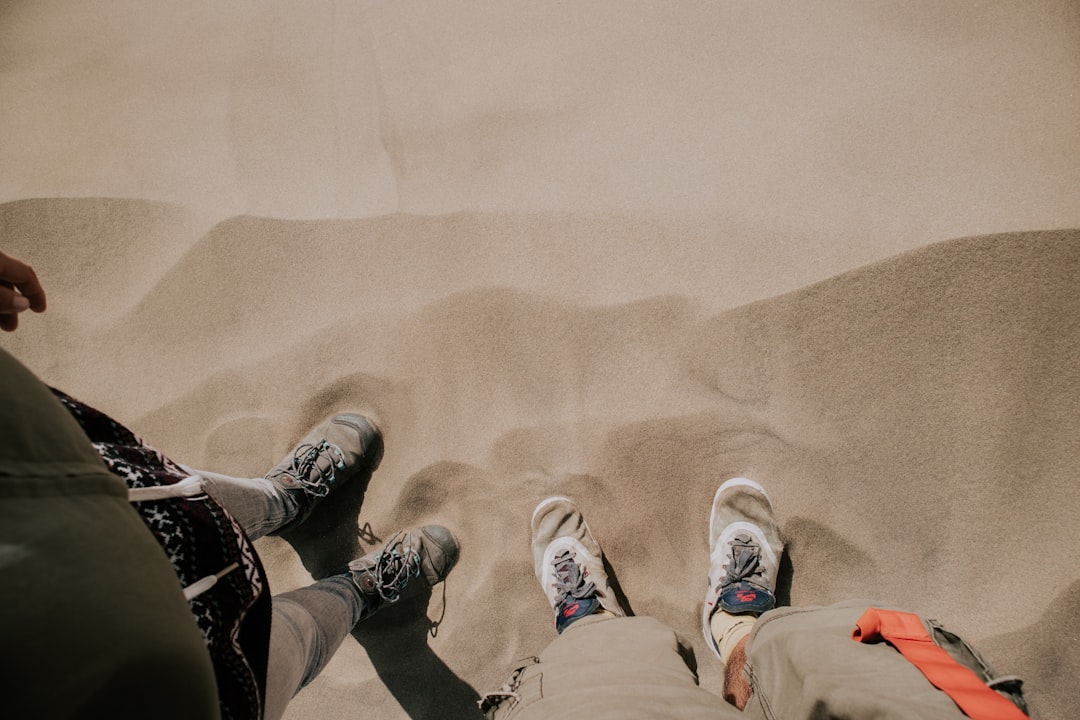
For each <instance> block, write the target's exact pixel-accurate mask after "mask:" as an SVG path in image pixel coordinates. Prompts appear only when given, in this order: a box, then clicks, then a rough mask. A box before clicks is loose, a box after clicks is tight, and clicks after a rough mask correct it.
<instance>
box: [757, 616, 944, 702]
mask: <svg viewBox="0 0 1080 720" xmlns="http://www.w3.org/2000/svg"><path fill="white" fill-rule="evenodd" d="M870 605H872V603H868V602H866V601H863V600H853V601H848V602H844V603H839V604H837V605H830V606H828V607H808V608H783V609H779V610H773V611H771V612H768V613H766V614H765V615H763V616H762V617H761V619H760V620H758V623H757V626H756V627H755V628H754V632H753V633H752V634H751V635H750V639H749V641H748V643H747V646H746V651H747V652H746V654H747V661H748V662H747V668H746V672H747V677H748V679H749V681H750V685H751V688H752V689H753V695H752V696H751V698H750V702H749V704H748V705H747V707H746V714H747V715H750V716H752V717H757V718H766V719H768V720H772V719H774V718H783V720H796V719H798V718H811V717H813V718H820V717H851V718H881V719H882V720H884V719H890V720H891V719H893V718H895V719H896V720H910V719H911V718H942V719H943V720H945V719H948V720H952V719H956V720H961V719H962V718H964V717H965V715H964V714H963V713H962V712H961V711H960V709H959V708H958V707H957V706H956V704H955V703H954V702H953V701H952V700H951V699H950V698H949V696H948V695H946V694H945V693H943V692H941V691H940V690H938V689H937V688H935V687H934V686H933V685H931V684H930V682H929V681H928V680H927V679H926V678H925V677H924V676H923V674H922V673H921V672H920V671H919V670H918V668H916V667H915V666H914V665H912V664H911V663H910V662H909V661H908V660H907V659H906V658H904V656H903V655H901V654H900V653H898V652H897V651H896V650H895V649H893V648H892V647H891V646H889V645H887V644H886V643H876V644H871V645H867V644H862V643H857V642H855V641H853V640H852V639H851V632H852V630H854V628H855V621H856V620H858V619H859V616H861V615H862V613H863V612H864V611H865V610H866V608H867V607H869V606H870Z"/></svg>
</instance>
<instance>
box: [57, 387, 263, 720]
mask: <svg viewBox="0 0 1080 720" xmlns="http://www.w3.org/2000/svg"><path fill="white" fill-rule="evenodd" d="M53 393H54V394H55V395H56V396H57V398H58V399H59V400H60V402H61V403H63V405H64V407H65V408H67V410H68V412H70V413H71V414H72V416H73V417H74V418H75V419H76V420H77V421H78V423H79V425H81V426H82V429H83V431H84V432H85V433H86V435H87V436H88V437H89V438H90V441H91V443H93V445H94V448H95V449H97V451H98V453H99V454H100V455H101V458H102V459H103V460H104V461H105V464H106V465H107V466H108V467H109V469H110V470H111V471H112V472H113V473H114V474H116V475H118V476H120V477H121V478H123V479H124V481H125V482H126V483H127V486H128V488H129V489H135V488H146V487H156V486H163V485H173V484H176V483H179V482H181V481H182V480H184V479H185V478H187V477H188V474H187V473H186V472H184V470H183V469H182V468H180V466H179V465H177V464H176V463H175V462H173V461H172V460H169V459H168V458H167V457H165V456H164V455H162V454H161V453H160V452H159V451H157V450H155V449H154V448H152V447H150V446H149V445H147V444H145V443H144V442H143V441H142V440H140V439H139V438H138V437H136V436H135V434H134V433H132V432H131V431H130V430H128V429H127V428H126V427H124V426H123V425H121V424H120V423H118V422H116V421H115V420H113V419H112V418H110V417H109V416H107V415H105V414H104V413H102V412H100V411H98V410H95V409H94V408H91V407H89V406H88V405H85V404H83V403H81V402H79V401H78V400H75V399H73V398H72V397H70V396H69V395H66V394H65V393H63V392H60V391H59V390H56V389H53ZM133 507H134V508H135V509H136V510H137V511H138V512H139V514H140V515H141V516H142V519H143V521H144V522H145V523H146V526H147V527H148V528H149V529H150V532H151V533H153V535H154V537H155V538H156V539H157V541H158V543H159V544H160V545H161V548H162V550H163V551H164V552H165V555H166V556H167V557H168V559H169V561H170V562H171V563H172V566H173V568H174V569H175V570H176V576H177V579H178V580H179V585H180V586H181V587H187V586H189V585H192V584H194V583H195V582H196V581H198V580H200V579H202V578H204V577H206V576H208V575H214V574H217V573H220V572H221V571H222V570H223V569H226V568H228V567H229V566H230V565H232V564H233V563H236V565H237V568H236V569H235V570H232V571H231V572H229V573H227V574H225V575H224V576H223V577H221V578H220V579H219V580H218V582H217V583H216V584H215V585H214V586H213V587H212V588H210V589H209V590H208V591H206V592H204V593H202V594H200V595H198V596H197V597H195V598H193V599H192V600H190V601H189V602H190V606H191V612H192V614H193V615H194V617H195V622H196V623H197V624H198V626H199V629H200V630H201V631H202V634H203V638H204V640H205V641H206V647H207V649H208V651H209V652H210V657H211V659H212V661H213V665H214V673H215V675H216V678H217V685H218V697H219V700H220V704H221V716H222V718H225V719H228V720H234V719H235V720H249V719H250V720H258V718H260V717H261V714H262V707H263V703H264V700H265V697H266V688H265V684H266V663H267V656H268V653H269V644H270V617H271V599H270V592H269V587H268V584H267V581H266V574H265V572H264V571H263V567H262V564H261V563H260V562H259V558H258V555H256V553H255V549H254V548H253V547H252V544H251V542H250V541H249V540H248V538H247V536H246V535H245V534H244V531H243V530H242V529H241V528H240V526H239V525H237V523H236V521H235V520H234V519H233V518H232V516H231V515H230V514H229V513H228V512H227V511H226V510H225V509H224V508H222V507H221V506H220V505H218V504H217V503H216V502H215V501H214V500H213V499H212V498H210V497H209V496H207V495H198V496H196V497H194V498H185V497H173V498H165V499H161V500H152V501H147V502H139V503H135V504H133Z"/></svg>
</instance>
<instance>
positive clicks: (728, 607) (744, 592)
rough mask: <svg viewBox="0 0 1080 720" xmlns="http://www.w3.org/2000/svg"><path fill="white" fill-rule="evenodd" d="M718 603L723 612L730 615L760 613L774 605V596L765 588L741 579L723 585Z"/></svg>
mask: <svg viewBox="0 0 1080 720" xmlns="http://www.w3.org/2000/svg"><path fill="white" fill-rule="evenodd" d="M718 604H719V606H720V608H721V609H722V610H723V611H724V612H726V613H731V614H732V615H742V614H743V613H759V614H760V613H763V612H765V611H766V610H772V609H773V607H775V605H776V597H774V596H773V594H772V593H771V592H769V591H768V590H767V589H765V588H762V587H758V586H756V585H752V584H750V583H748V582H746V581H742V582H736V583H732V584H731V585H727V586H725V587H724V589H723V591H721V593H720V599H719V602H718Z"/></svg>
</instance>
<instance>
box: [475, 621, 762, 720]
mask: <svg viewBox="0 0 1080 720" xmlns="http://www.w3.org/2000/svg"><path fill="white" fill-rule="evenodd" d="M681 651H682V645H681V644H680V642H679V639H678V637H677V636H676V634H675V632H674V631H673V630H672V629H671V628H669V627H667V626H666V625H664V624H663V623H661V622H659V621H657V620H655V619H653V618H648V617H628V618H603V617H594V618H586V619H584V620H579V621H578V622H577V623H576V624H575V625H574V626H572V627H570V628H569V629H567V630H566V632H564V633H563V634H562V635H560V636H559V637H558V638H557V639H556V640H555V641H554V642H552V643H551V645H549V646H548V647H547V648H546V649H545V650H544V652H543V653H542V654H541V655H540V657H539V658H538V659H537V661H536V662H534V663H531V664H529V665H526V666H525V667H524V668H519V669H517V670H516V671H515V672H516V675H517V677H516V678H514V677H513V676H512V680H511V681H510V682H509V683H508V687H507V689H508V690H510V691H511V692H513V693H514V696H512V697H508V698H507V699H506V701H504V702H503V703H502V704H501V705H500V706H499V708H498V709H497V710H495V711H494V712H493V713H492V714H490V715H489V717H492V718H499V719H500V720H503V719H504V718H513V719H514V720H536V719H537V718H552V717H563V716H566V717H581V718H589V719H590V720H594V719H595V720H600V719H603V718H619V719H620V720H624V719H626V718H657V719H658V720H659V719H663V720H671V719H672V718H687V719H693V720H698V719H700V720H717V719H721V718H738V717H741V715H740V713H739V712H738V711H736V710H735V709H734V708H732V707H731V706H730V705H728V704H727V703H725V702H724V701H723V699H722V698H720V697H719V696H717V695H713V694H712V693H710V692H707V691H705V690H703V689H702V688H700V687H699V686H698V684H697V678H696V677H695V676H694V673H693V672H691V671H690V668H689V667H688V666H687V665H686V662H685V661H684V660H683V656H682V655H681V654H680V653H681Z"/></svg>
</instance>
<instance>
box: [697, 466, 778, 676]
mask: <svg viewBox="0 0 1080 720" xmlns="http://www.w3.org/2000/svg"><path fill="white" fill-rule="evenodd" d="M709 549H710V555H709V588H708V590H707V591H706V592H705V606H704V608H703V610H702V614H701V623H702V631H703V632H704V633H705V640H706V641H707V642H708V644H709V647H711V648H712V649H713V650H714V651H715V652H716V654H717V655H720V649H719V647H718V646H717V640H716V639H715V638H714V637H713V633H712V629H711V628H710V620H712V616H713V615H714V614H716V612H717V611H719V610H723V611H724V612H726V613H728V614H731V615H744V614H753V615H754V616H755V617H756V616H757V615H759V614H761V613H763V612H765V611H766V610H771V609H772V608H773V607H774V606H775V605H776V595H775V593H776V574H777V571H778V570H779V568H780V555H781V554H782V553H783V551H784V543H783V541H782V540H781V539H780V531H779V529H778V528H777V526H776V520H775V519H774V518H773V511H772V504H771V503H770V502H769V496H768V495H767V494H766V493H765V488H763V487H761V486H760V485H758V484H757V483H756V482H754V481H753V480H747V479H746V478H733V479H731V480H728V481H727V482H725V483H724V484H723V485H721V486H720V488H719V489H718V490H717V491H716V495H715V496H714V497H713V504H712V512H711V513H710V515H709Z"/></svg>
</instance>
